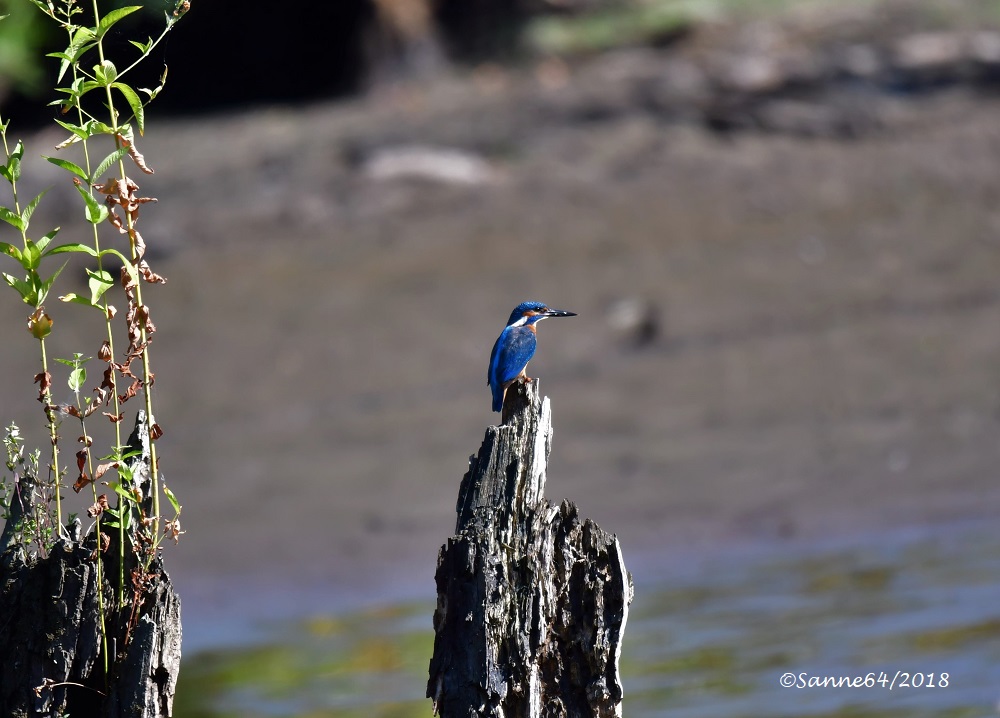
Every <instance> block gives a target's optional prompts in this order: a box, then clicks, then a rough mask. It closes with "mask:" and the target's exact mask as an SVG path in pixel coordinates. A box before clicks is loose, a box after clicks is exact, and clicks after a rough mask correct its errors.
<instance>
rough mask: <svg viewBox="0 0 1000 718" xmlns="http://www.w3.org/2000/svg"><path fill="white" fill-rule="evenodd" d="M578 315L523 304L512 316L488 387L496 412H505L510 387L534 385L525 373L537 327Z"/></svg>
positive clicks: (488, 376)
mask: <svg viewBox="0 0 1000 718" xmlns="http://www.w3.org/2000/svg"><path fill="white" fill-rule="evenodd" d="M575 316H576V312H567V311H564V310H562V309H549V308H548V307H547V306H545V305H544V304H542V303H541V302H521V303H520V304H518V305H517V306H516V307H514V311H512V312H511V313H510V319H508V320H507V326H506V327H504V330H503V331H502V332H500V336H499V337H498V338H497V341H496V344H494V345H493V352H492V353H491V354H490V368H489V372H488V373H487V374H486V383H487V384H489V385H490V390H491V391H492V392H493V411H501V410H502V409H503V399H504V396H505V395H506V394H507V387H509V386H510V385H511V384H513V383H514V382H515V381H517V380H518V379H519V378H520V377H524V380H525V381H531V377H529V376H528V375H527V374H526V373H525V370H526V369H527V368H528V362H529V361H531V357H533V356H534V355H535V331H536V329H535V325H536V324H538V322H540V321H542V320H543V319H546V318H547V317H575Z"/></svg>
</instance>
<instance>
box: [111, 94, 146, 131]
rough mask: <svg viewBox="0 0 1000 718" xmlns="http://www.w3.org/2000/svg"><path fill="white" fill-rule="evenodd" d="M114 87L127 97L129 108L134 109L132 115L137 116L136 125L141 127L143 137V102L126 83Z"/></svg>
mask: <svg viewBox="0 0 1000 718" xmlns="http://www.w3.org/2000/svg"><path fill="white" fill-rule="evenodd" d="M111 86H112V87H114V88H116V89H117V90H118V91H119V92H121V93H122V94H123V95H125V100H126V101H127V102H128V106H129V107H131V108H132V113H133V114H134V115H135V123H136V125H138V126H139V134H140V135H142V133H143V130H144V129H145V127H144V118H143V108H142V100H141V99H139V95H138V94H136V91H135V90H133V89H132V88H131V87H129V86H128V85H126V84H125V83H124V82H116V83H114V84H113V85H111Z"/></svg>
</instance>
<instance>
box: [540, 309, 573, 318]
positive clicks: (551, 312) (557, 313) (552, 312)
mask: <svg viewBox="0 0 1000 718" xmlns="http://www.w3.org/2000/svg"><path fill="white" fill-rule="evenodd" d="M545 316H547V317H575V316H576V312H567V311H564V310H562V309H548V310H546V311H545Z"/></svg>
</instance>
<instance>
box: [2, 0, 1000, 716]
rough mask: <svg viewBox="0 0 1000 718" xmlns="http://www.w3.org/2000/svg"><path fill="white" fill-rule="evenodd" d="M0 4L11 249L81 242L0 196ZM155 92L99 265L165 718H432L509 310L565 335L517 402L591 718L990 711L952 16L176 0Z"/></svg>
mask: <svg viewBox="0 0 1000 718" xmlns="http://www.w3.org/2000/svg"><path fill="white" fill-rule="evenodd" d="M5 5H9V10H8V9H6V8H5V9H4V12H10V13H11V17H10V18H9V19H8V20H7V21H4V22H3V23H0V78H2V80H0V91H2V95H3V97H2V101H3V108H4V109H3V115H4V118H5V119H7V118H9V117H13V119H14V122H13V124H12V132H13V133H14V135H15V136H17V137H23V139H24V140H25V142H26V143H27V147H28V152H27V154H28V155H31V156H32V157H33V158H34V159H35V162H34V163H33V164H31V165H30V167H28V168H26V169H25V176H26V177H25V184H26V186H27V187H28V189H33V190H34V191H35V192H37V191H40V190H41V189H42V188H44V187H46V186H49V185H52V186H53V188H52V190H51V191H50V192H49V194H48V195H47V196H46V199H45V201H44V202H43V203H42V205H41V207H40V208H39V210H38V212H37V213H36V215H35V218H34V219H33V226H36V227H38V226H44V227H49V226H55V225H62V226H63V227H64V228H65V229H64V230H63V232H62V233H61V234H60V239H62V240H64V241H72V240H74V239H79V240H81V241H83V240H84V239H85V237H84V231H85V228H84V227H81V226H79V225H80V224H81V223H80V222H79V221H78V217H79V214H80V212H81V207H80V206H79V199H78V197H77V196H76V192H75V190H74V189H73V188H72V186H70V185H69V182H68V180H67V179H66V177H65V176H64V175H63V174H61V173H60V171H59V170H57V169H56V168H55V167H52V166H51V165H48V164H47V163H45V162H43V161H41V160H39V159H38V156H39V155H41V154H52V147H53V146H54V145H55V144H57V143H58V142H60V141H61V140H62V139H63V130H61V129H59V128H58V127H55V125H53V123H52V122H51V121H50V120H51V117H52V110H51V108H47V107H46V103H48V102H49V101H50V100H51V99H52V96H51V90H48V89H47V88H49V87H51V82H52V77H53V74H54V71H55V61H51V62H49V61H48V60H46V61H44V62H42V61H40V60H39V59H38V58H39V56H40V53H44V52H49V51H53V50H57V49H61V47H60V46H59V40H60V39H61V38H60V37H58V35H57V34H56V35H55V36H54V35H52V34H51V33H50V32H49V29H48V28H46V27H44V25H43V24H42V23H41V22H39V17H36V16H37V15H39V14H38V13H37V10H35V8H33V7H24V6H27V5H28V3H21V2H16V3H15V2H8V3H5ZM162 11H163V8H162V7H160V6H159V5H156V4H153V3H150V14H149V15H148V16H146V17H136V24H135V25H133V26H130V27H125V26H122V32H121V33H120V34H121V44H122V52H127V50H128V47H127V43H126V39H127V38H129V37H135V36H136V35H137V34H138V35H139V36H140V37H144V36H145V35H146V34H154V33H155V32H156V30H155V29H153V28H155V27H158V26H159V22H158V17H160V14H161V13H162ZM147 26H148V27H149V29H148V31H147V30H146V27H147ZM164 64H165V65H167V66H169V79H168V82H167V85H166V90H165V91H164V93H163V94H162V95H161V97H160V98H159V99H158V100H157V102H156V103H154V104H153V106H152V108H151V109H150V111H149V113H148V118H149V119H148V120H147V129H146V135H145V137H144V138H142V140H141V145H140V149H141V150H142V151H143V152H144V154H145V156H146V158H147V160H148V162H149V163H150V164H151V165H152V167H153V168H154V169H155V170H156V174H155V175H153V176H150V177H147V178H146V179H145V180H144V181H142V183H141V184H142V190H143V193H144V194H148V195H151V196H154V197H157V198H159V200H160V202H159V204H158V205H147V206H146V208H145V209H144V210H143V216H142V219H141V223H140V229H141V231H142V232H143V236H144V237H145V239H146V242H147V244H148V246H149V257H150V261H151V264H152V266H153V269H154V270H155V271H157V272H159V273H161V274H164V275H166V276H167V277H168V278H169V283H168V284H166V285H165V286H163V287H151V288H150V289H149V290H148V292H147V296H146V300H147V302H148V303H149V305H150V306H151V307H152V316H153V318H154V320H155V321H156V324H157V327H158V332H157V334H156V336H155V340H154V343H153V347H152V357H153V359H152V360H153V371H154V372H155V373H156V385H155V388H154V392H155V395H156V397H155V398H156V402H157V405H158V407H159V409H158V414H157V417H156V419H157V421H158V423H160V424H161V426H162V427H163V429H164V430H165V435H164V436H163V438H162V439H161V440H160V450H161V467H162V469H163V471H164V473H165V476H166V480H167V482H168V483H169V484H170V486H171V488H172V489H173V490H174V491H175V493H176V494H177V495H178V497H179V499H180V501H181V503H182V504H183V514H182V519H181V520H182V524H183V528H184V529H185V531H186V534H185V535H184V536H183V537H182V540H181V543H180V545H179V546H177V547H172V546H171V547H168V548H167V549H166V563H167V568H168V570H169V571H170V574H171V576H172V578H173V579H174V581H175V583H176V584H177V586H178V589H179V592H180V594H181V597H182V601H183V612H184V629H185V631H184V632H185V637H184V643H185V645H184V665H183V668H182V675H181V682H180V686H179V690H178V697H177V705H176V714H177V715H179V716H185V717H190V716H194V717H204V718H219V717H222V716H226V717H228V716H245V717H250V718H255V717H256V716H303V717H304V716H308V717H310V718H311V717H317V716H362V715H363V716H386V717H388V716H429V715H430V710H431V709H430V701H429V700H426V699H424V698H423V692H424V684H425V681H426V671H427V664H428V661H429V658H430V653H431V646H432V639H433V634H432V627H431V614H432V611H433V605H434V583H433V574H434V570H435V566H436V556H437V550H438V548H439V546H440V545H441V544H443V543H444V541H445V540H446V539H447V538H448V537H449V536H450V535H451V534H452V533H453V531H454V521H455V513H454V510H455V500H456V498H457V491H458V486H459V482H460V480H461V477H462V474H463V473H464V472H465V470H466V468H467V460H468V457H469V456H470V455H471V454H474V453H476V451H477V450H478V448H479V444H480V442H481V440H482V437H483V433H484V430H485V427H486V426H488V425H489V424H491V423H495V422H496V421H497V415H494V414H492V413H491V412H490V410H489V409H490V397H489V390H488V388H487V386H486V381H485V374H486V364H487V360H488V357H489V352H490V348H491V347H492V344H493V341H494V340H495V338H496V336H497V334H498V333H499V331H500V330H501V329H502V327H503V324H504V322H505V321H506V318H507V316H508V314H509V313H510V310H511V309H512V308H513V307H514V306H515V305H516V304H517V303H519V302H520V301H523V300H527V299H535V300H539V301H543V302H546V303H549V304H550V305H551V306H554V307H558V308H561V309H569V310H572V311H575V312H577V313H578V314H579V317H577V318H575V319H572V320H566V321H561V322H546V323H545V324H543V325H542V326H541V328H540V332H539V333H540V349H539V353H538V355H537V357H536V358H535V360H534V361H533V362H532V364H531V369H532V371H531V374H532V376H537V377H539V378H540V381H541V387H542V391H543V393H544V394H546V395H547V396H549V397H550V399H551V401H552V409H553V424H554V429H555V435H554V441H553V447H552V455H551V458H550V464H549V475H548V484H547V488H546V491H547V495H548V497H549V498H550V499H552V500H555V501H559V500H561V499H563V498H569V499H571V500H573V501H575V502H576V503H577V504H578V505H579V507H580V510H581V513H582V515H584V516H587V517H590V518H592V519H594V520H595V521H597V522H598V523H599V524H600V525H601V527H602V528H604V529H606V530H608V531H610V532H613V533H616V534H617V535H618V537H619V538H620V540H621V542H622V546H623V549H624V553H625V559H626V565H627V566H628V567H629V568H630V569H631V571H632V573H633V578H634V581H635V589H636V598H635V602H634V604H633V607H632V614H631V616H630V618H629V624H628V630H627V632H626V643H625V645H624V649H623V656H622V671H623V680H624V685H625V707H626V710H628V712H629V714H630V715H638V716H667V715H670V716H684V717H685V718H694V717H696V716H718V715H729V716H747V717H750V716H763V715H767V716H848V715H849V716H855V717H856V716H871V717H878V718H889V717H896V716H942V717H943V716H948V717H949V718H959V717H961V716H984V715H994V714H995V713H996V711H997V705H998V701H1000V688H998V686H1000V671H998V669H997V666H998V665H1000V640H997V639H998V638H1000V608H998V606H1000V604H998V602H997V600H996V599H997V596H998V595H1000V528H998V526H997V521H996V516H997V510H998V508H1000V484H998V481H997V479H998V469H997V467H998V466H1000V284H998V278H1000V169H998V168H1000V5H998V4H997V3H996V2H995V1H994V0H949V1H945V0H940V1H938V2H934V1H932V0H800V1H798V2H796V1H792V0H742V1H741V0H715V1H714V2H713V1H711V0H689V1H688V0H338V2H334V3H303V2H299V3H295V2H292V3H283V4H280V5H274V4H273V3H256V2H250V1H247V2H241V3H239V4H238V5H236V4H234V3H221V2H208V1H207V0H194V2H193V6H192V9H191V11H190V13H189V15H188V16H187V17H186V18H185V19H184V20H183V21H182V22H181V23H180V24H179V25H178V26H177V27H176V29H175V30H174V31H173V32H172V33H171V35H170V36H169V39H168V41H167V42H166V43H165V44H164V45H163V46H161V48H159V49H158V50H157V51H156V53H155V54H154V57H153V60H152V62H151V63H150V66H149V67H148V69H147V72H148V76H149V77H150V78H151V79H150V81H149V84H148V85H147V86H154V85H155V83H156V78H158V77H159V75H160V74H161V72H162V70H163V65H164ZM136 84H138V85H142V84H143V83H142V82H137V83H136ZM67 157H69V155H67ZM4 201H6V199H5V200H4ZM111 235H112V233H111V232H109V233H108V237H111ZM4 270H5V271H12V270H11V269H8V268H6V267H5V268H4ZM60 282H61V284H62V289H61V290H59V293H64V292H68V291H79V290H80V287H82V286H85V277H84V275H83V272H82V268H71V269H68V270H67V272H66V273H64V274H63V276H62V278H61V279H60ZM119 303H122V302H119ZM48 308H49V311H50V313H51V314H52V316H53V318H54V320H55V333H54V335H53V338H52V339H51V340H50V341H52V342H54V346H55V347H56V348H55V349H51V350H50V351H52V352H53V353H54V354H55V355H57V356H70V355H71V354H72V353H73V352H74V351H79V352H82V353H85V354H86V355H89V356H96V354H97V350H98V348H99V345H100V340H99V339H97V337H99V336H101V331H102V330H101V329H100V325H99V324H97V323H96V322H97V319H99V317H94V318H91V317H89V316H83V315H85V314H86V312H85V311H84V310H83V309H81V308H78V307H67V306H66V305H63V304H61V303H59V302H54V301H52V302H50V303H49V306H48ZM26 313H27V312H26V310H25V308H24V306H23V305H21V304H20V303H19V301H18V300H17V297H16V296H15V295H14V293H13V292H2V293H0V323H2V325H0V332H2V334H0V336H2V337H3V338H4V340H3V341H2V342H0V372H2V375H3V376H4V377H5V379H4V381H3V383H2V386H0V405H2V406H3V407H4V411H3V416H2V417H0V419H2V421H3V423H4V424H6V423H7V422H9V421H10V420H11V419H13V420H16V421H17V422H18V423H19V424H20V425H21V427H22V429H23V430H24V431H25V433H26V434H27V435H28V436H29V438H32V439H33V440H34V441H35V442H36V443H38V444H39V445H40V444H41V442H42V441H43V440H44V427H43V422H44V417H43V415H42V412H41V410H40V408H39V406H38V404H37V403H36V402H35V401H34V396H35V393H36V392H35V390H34V387H33V386H32V383H31V377H32V376H33V375H34V373H35V372H36V371H37V368H36V366H37V360H36V352H37V346H36V345H35V343H34V341H33V340H32V339H31V338H30V337H29V336H28V335H27V333H25V332H24V316H25V315H26ZM91 321H93V322H95V323H94V324H91V323H90V322H91ZM94 373H96V370H94ZM62 381H64V379H58V378H57V386H62V385H63V384H62V383H61V382H62ZM93 383H95V384H96V383H97V382H96V381H95V382H93ZM64 391H65V393H66V395H67V396H64V397H59V396H57V399H58V400H63V401H65V400H67V399H68V397H69V391H68V389H67V390H64ZM130 406H131V405H126V408H129V407H130ZM128 422H131V418H129V419H128ZM74 501H78V502H80V505H79V506H78V507H76V508H74V509H71V510H77V511H78V512H79V513H81V514H82V512H83V509H84V508H85V503H84V502H83V500H82V499H77V498H76V497H71V498H70V499H69V502H70V503H72V502H74ZM788 671H791V672H793V673H796V674H798V673H800V672H804V673H806V674H808V675H848V676H853V675H861V676H865V675H866V674H868V673H870V672H874V674H875V675H876V676H878V675H879V674H880V673H881V672H886V673H887V674H888V675H889V677H890V678H891V677H892V676H893V674H894V672H895V671H904V672H907V673H910V674H912V675H913V676H914V679H913V681H912V683H913V687H910V688H902V687H899V686H897V687H896V688H895V689H894V690H892V691H889V690H888V689H887V688H882V687H876V688H873V689H836V688H828V689H794V688H793V689H783V688H781V687H780V685H779V678H780V676H781V675H782V674H783V673H785V672H788ZM916 674H920V676H921V678H920V679H919V684H918V683H917V679H916V677H915V676H916ZM931 674H933V676H931ZM944 674H948V675H947V677H945V678H944V682H943V683H942V677H943V676H944ZM931 684H933V685H934V686H935V687H933V688H932V687H930V685H931Z"/></svg>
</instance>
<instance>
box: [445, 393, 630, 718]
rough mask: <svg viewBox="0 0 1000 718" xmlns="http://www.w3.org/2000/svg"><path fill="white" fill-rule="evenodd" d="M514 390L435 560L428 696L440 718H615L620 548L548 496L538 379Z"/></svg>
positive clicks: (545, 421) (624, 607)
mask: <svg viewBox="0 0 1000 718" xmlns="http://www.w3.org/2000/svg"><path fill="white" fill-rule="evenodd" d="M510 394H514V396H508V400H507V404H508V405H509V408H510V411H509V416H508V415H507V414H508V412H507V411H505V412H504V414H505V423H504V425H503V426H500V427H490V428H489V429H487V431H486V437H485V439H484V440H483V444H482V447H481V448H480V451H479V455H478V456H475V457H472V459H471V461H470V467H469V472H468V473H467V474H466V475H465V477H464V478H463V480H462V486H461V489H460V491H459V498H458V506H457V511H458V526H457V529H456V535H455V536H453V537H451V538H450V539H448V542H447V543H446V544H445V545H444V546H443V547H442V548H441V552H440V554H439V557H438V568H437V574H436V577H435V580H436V582H437V591H438V605H437V610H436V611H435V613H434V630H435V641H434V655H433V657H432V659H431V664H430V679H429V681H428V684H427V695H428V697H429V698H431V699H433V701H434V706H435V710H436V711H437V712H439V713H440V714H441V715H442V716H444V717H445V718H453V717H455V716H463V717H465V716H496V717H498V718H499V717H500V716H504V717H505V718H519V717H526V718H527V717H534V716H546V717H547V718H549V717H552V718H555V717H557V716H567V717H570V716H572V717H574V718H575V717H578V716H602V717H603V716H620V715H621V711H622V708H621V705H622V688H621V680H620V676H619V673H618V660H619V656H620V649H621V639H622V636H623V634H624V631H625V622H626V619H627V616H628V605H629V603H630V602H631V600H632V580H631V577H630V576H629V574H628V572H627V571H626V569H625V565H624V563H623V560H622V553H621V546H620V545H619V544H618V540H617V539H616V538H615V537H614V536H612V535H609V534H608V533H606V532H605V531H603V530H602V529H601V528H600V527H599V526H598V525H597V524H595V523H594V522H593V521H590V520H589V519H581V518H580V517H579V514H578V513H577V509H576V506H575V505H574V504H572V503H571V502H569V501H563V502H562V504H560V505H555V504H553V503H552V502H550V501H548V500H547V499H545V498H544V496H543V491H544V488H545V467H546V461H547V459H548V454H549V450H550V447H551V439H552V423H551V412H550V408H549V401H548V399H547V398H546V399H542V398H541V397H540V396H539V393H538V386H537V382H533V383H531V384H527V385H524V384H521V383H518V384H515V385H513V386H511V388H510V390H509V391H508V395H510ZM505 408H506V407H505Z"/></svg>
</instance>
